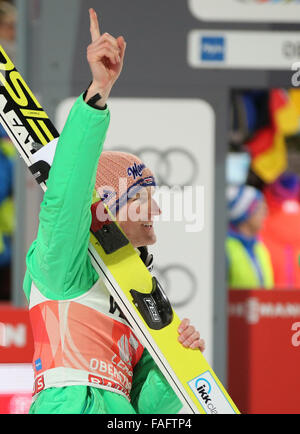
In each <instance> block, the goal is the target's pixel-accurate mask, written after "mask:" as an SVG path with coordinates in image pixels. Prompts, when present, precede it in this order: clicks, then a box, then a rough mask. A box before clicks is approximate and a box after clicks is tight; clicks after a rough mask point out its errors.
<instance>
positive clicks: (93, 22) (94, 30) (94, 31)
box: [89, 8, 101, 42]
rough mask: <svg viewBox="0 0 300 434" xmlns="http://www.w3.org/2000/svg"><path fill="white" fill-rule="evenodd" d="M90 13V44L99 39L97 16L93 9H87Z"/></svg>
mask: <svg viewBox="0 0 300 434" xmlns="http://www.w3.org/2000/svg"><path fill="white" fill-rule="evenodd" d="M89 13H90V32H91V38H92V42H94V41H96V40H97V39H99V38H100V35H101V34H100V28H99V21H98V16H97V14H96V12H95V10H94V9H92V8H91V9H89Z"/></svg>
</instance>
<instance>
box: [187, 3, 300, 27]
mask: <svg viewBox="0 0 300 434" xmlns="http://www.w3.org/2000/svg"><path fill="white" fill-rule="evenodd" d="M188 7H189V9H190V11H191V13H192V14H193V15H194V16H195V17H196V18H198V19H199V20H201V21H230V22H235V21H240V22H273V23H299V22H300V2H299V1H298V0H290V1H287V0H188Z"/></svg>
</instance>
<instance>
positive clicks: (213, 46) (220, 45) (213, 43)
mask: <svg viewBox="0 0 300 434" xmlns="http://www.w3.org/2000/svg"><path fill="white" fill-rule="evenodd" d="M201 60H202V61H203V62H224V61H225V38H224V37H222V36H201Z"/></svg>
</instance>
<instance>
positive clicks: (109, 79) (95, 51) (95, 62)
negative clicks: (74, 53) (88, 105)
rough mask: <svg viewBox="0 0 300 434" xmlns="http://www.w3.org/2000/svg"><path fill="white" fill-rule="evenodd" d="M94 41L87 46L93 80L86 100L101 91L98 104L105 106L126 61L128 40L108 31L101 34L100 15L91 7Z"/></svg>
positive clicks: (91, 27)
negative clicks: (116, 36)
mask: <svg viewBox="0 0 300 434" xmlns="http://www.w3.org/2000/svg"><path fill="white" fill-rule="evenodd" d="M89 14H90V32H91V39H92V42H91V44H90V45H89V46H88V48H87V60H88V63H89V66H90V69H91V72H92V76H93V81H92V84H91V86H90V88H89V90H88V92H87V95H86V98H85V100H86V101H88V100H89V99H90V98H91V97H92V96H94V95H95V94H97V93H99V94H100V95H101V97H102V98H101V100H100V101H98V102H97V105H99V106H101V107H103V106H104V105H105V103H106V100H107V98H108V96H109V93H110V91H111V88H112V87H113V85H114V83H115V81H116V80H117V79H118V77H119V75H120V73H121V71H122V68H123V62H124V55H125V49H126V42H125V41H124V38H123V36H119V37H118V38H114V37H113V36H111V35H109V34H108V33H104V34H103V35H101V33H100V28H99V22H98V17H97V14H96V12H95V11H94V9H89Z"/></svg>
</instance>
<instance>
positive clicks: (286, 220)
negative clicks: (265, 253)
mask: <svg viewBox="0 0 300 434" xmlns="http://www.w3.org/2000/svg"><path fill="white" fill-rule="evenodd" d="M264 194H265V198H266V202H267V205H268V210H269V212H268V216H267V218H266V220H265V222H264V224H263V227H262V230H261V232H260V236H261V238H262V240H263V242H264V243H265V245H266V246H267V247H268V250H269V252H270V255H271V260H272V264H273V269H274V283H275V286H276V288H278V289H285V288H287V289H291V288H296V289H300V203H299V194H300V184H299V177H298V176H297V175H294V174H291V173H285V174H283V175H281V176H280V177H279V178H278V179H277V181H275V182H274V183H273V184H270V185H268V186H267V187H266V188H265V189H264Z"/></svg>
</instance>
